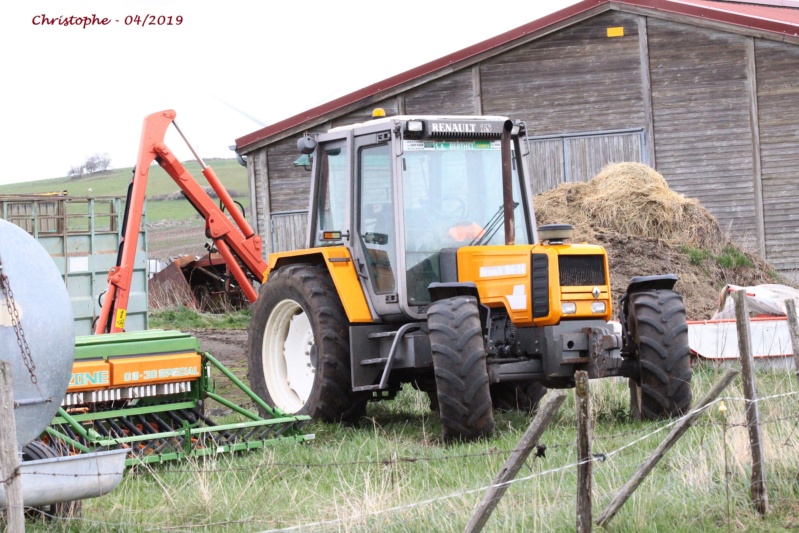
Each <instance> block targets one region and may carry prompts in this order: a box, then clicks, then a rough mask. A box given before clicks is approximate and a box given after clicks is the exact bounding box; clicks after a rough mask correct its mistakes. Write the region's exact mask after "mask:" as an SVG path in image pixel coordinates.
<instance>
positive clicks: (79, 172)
mask: <svg viewBox="0 0 799 533" xmlns="http://www.w3.org/2000/svg"><path fill="white" fill-rule="evenodd" d="M83 171H84V168H83V165H80V166H77V167H72V168H70V169H69V172H67V177H69V179H73V180H76V179H80V177H81V176H83Z"/></svg>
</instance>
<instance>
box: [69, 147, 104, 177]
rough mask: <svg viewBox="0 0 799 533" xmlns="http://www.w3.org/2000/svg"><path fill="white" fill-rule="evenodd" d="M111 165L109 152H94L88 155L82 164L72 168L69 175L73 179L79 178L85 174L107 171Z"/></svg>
mask: <svg viewBox="0 0 799 533" xmlns="http://www.w3.org/2000/svg"><path fill="white" fill-rule="evenodd" d="M110 166H111V158H110V157H108V152H106V153H104V154H94V155H92V156H89V157H87V158H86V161H85V162H84V163H83V164H82V165H80V166H76V167H72V168H70V169H69V172H68V173H67V176H68V177H70V178H71V179H78V178H80V177H81V176H83V175H84V174H94V173H95V172H105V171H106V170H108V168H109V167H110Z"/></svg>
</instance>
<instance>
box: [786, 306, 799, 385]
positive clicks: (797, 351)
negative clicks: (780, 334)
mask: <svg viewBox="0 0 799 533" xmlns="http://www.w3.org/2000/svg"><path fill="white" fill-rule="evenodd" d="M785 307H786V309H787V310H788V331H790V333H791V348H793V367H794V373H795V374H796V380H797V381H799V323H798V322H797V320H796V302H795V301H794V299H793V298H790V299H788V300H785Z"/></svg>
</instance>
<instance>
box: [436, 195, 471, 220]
mask: <svg viewBox="0 0 799 533" xmlns="http://www.w3.org/2000/svg"><path fill="white" fill-rule="evenodd" d="M437 211H438V213H439V214H441V216H442V218H447V219H448V220H451V221H452V220H463V219H465V218H466V211H467V208H466V202H464V201H463V200H461V199H460V198H457V197H455V196H451V197H449V198H442V199H441V206H440V207H439V208H438V209H437Z"/></svg>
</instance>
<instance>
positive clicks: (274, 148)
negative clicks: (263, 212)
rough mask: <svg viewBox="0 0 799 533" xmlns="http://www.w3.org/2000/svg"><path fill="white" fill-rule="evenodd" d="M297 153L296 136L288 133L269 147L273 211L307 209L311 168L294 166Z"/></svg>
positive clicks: (270, 192) (270, 198) (270, 199)
mask: <svg viewBox="0 0 799 533" xmlns="http://www.w3.org/2000/svg"><path fill="white" fill-rule="evenodd" d="M298 157H300V153H299V152H298V151H297V137H288V138H286V139H283V140H281V141H278V142H276V143H274V144H270V145H269V146H268V147H267V161H268V165H269V203H270V205H269V209H270V212H272V213H275V212H279V211H296V210H298V209H308V201H309V197H310V194H311V172H310V171H309V170H305V169H304V168H303V167H295V166H294V161H296V160H297V158H298Z"/></svg>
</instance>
